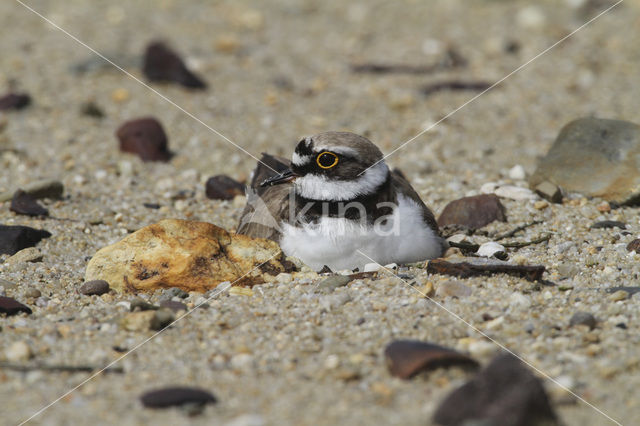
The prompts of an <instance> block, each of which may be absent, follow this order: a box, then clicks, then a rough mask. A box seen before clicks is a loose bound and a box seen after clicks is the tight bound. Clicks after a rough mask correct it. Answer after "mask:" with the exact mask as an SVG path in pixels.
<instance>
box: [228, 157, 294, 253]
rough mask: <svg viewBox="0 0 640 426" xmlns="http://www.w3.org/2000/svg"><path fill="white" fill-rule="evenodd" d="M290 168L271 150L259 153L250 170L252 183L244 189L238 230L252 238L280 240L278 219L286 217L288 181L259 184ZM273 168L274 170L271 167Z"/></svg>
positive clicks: (280, 220)
mask: <svg viewBox="0 0 640 426" xmlns="http://www.w3.org/2000/svg"><path fill="white" fill-rule="evenodd" d="M288 168H289V161H288V160H286V159H284V158H282V157H276V156H274V155H270V154H264V153H263V154H262V158H261V159H260V162H259V163H258V166H257V167H256V169H255V170H254V172H253V177H252V179H251V186H250V188H249V189H248V192H247V205H246V206H245V208H244V210H243V212H242V215H241V216H240V223H239V224H238V230H237V233H238V234H243V235H248V236H250V237H254V238H267V239H269V240H274V241H279V240H280V236H281V234H282V230H281V229H280V223H281V222H282V221H283V220H288V217H289V192H290V190H291V187H292V185H291V184H282V185H276V186H268V187H265V188H261V187H260V183H261V182H263V181H264V180H265V179H268V178H270V177H272V176H274V175H276V174H277V173H280V172H282V171H284V170H287V169H288ZM272 169H274V170H276V171H275V172H274V171H273V170H272Z"/></svg>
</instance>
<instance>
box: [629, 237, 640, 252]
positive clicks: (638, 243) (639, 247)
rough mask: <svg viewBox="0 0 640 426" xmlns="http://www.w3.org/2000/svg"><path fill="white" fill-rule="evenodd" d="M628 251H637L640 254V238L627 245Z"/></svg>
mask: <svg viewBox="0 0 640 426" xmlns="http://www.w3.org/2000/svg"><path fill="white" fill-rule="evenodd" d="M627 250H628V251H635V252H636V253H640V238H636V239H635V240H633V241H631V242H630V243H629V244H627Z"/></svg>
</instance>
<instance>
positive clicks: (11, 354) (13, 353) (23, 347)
mask: <svg viewBox="0 0 640 426" xmlns="http://www.w3.org/2000/svg"><path fill="white" fill-rule="evenodd" d="M4 355H5V356H6V357H7V360H8V361H10V362H20V361H28V360H30V359H31V358H32V357H33V352H32V351H31V347H29V345H28V344H27V343H26V342H23V341H18V342H13V343H12V344H11V345H9V347H8V348H7V349H5V351H4Z"/></svg>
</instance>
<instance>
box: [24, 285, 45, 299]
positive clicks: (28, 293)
mask: <svg viewBox="0 0 640 426" xmlns="http://www.w3.org/2000/svg"><path fill="white" fill-rule="evenodd" d="M40 296H42V293H41V292H40V290H38V289H37V288H33V287H29V288H27V289H26V290H25V291H24V297H26V298H29V299H37V298H38V297H40Z"/></svg>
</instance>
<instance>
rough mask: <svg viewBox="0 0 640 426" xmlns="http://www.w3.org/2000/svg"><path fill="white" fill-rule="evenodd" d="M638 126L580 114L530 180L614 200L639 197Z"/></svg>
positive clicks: (532, 183)
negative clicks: (580, 116)
mask: <svg viewBox="0 0 640 426" xmlns="http://www.w3.org/2000/svg"><path fill="white" fill-rule="evenodd" d="M638 164H640V126H638V125H637V124H634V123H630V122H627V121H620V120H603V119H599V118H582V119H578V120H575V121H572V122H570V123H568V124H567V125H566V126H564V128H563V129H562V130H561V131H560V134H559V135H558V137H557V138H556V140H555V142H554V143H553V146H552V147H551V149H550V150H549V152H548V153H547V155H546V156H545V157H544V158H542V159H541V160H540V161H539V163H538V167H537V169H536V171H535V173H534V174H533V175H532V176H531V179H530V180H529V184H530V186H531V188H536V186H538V185H539V184H540V183H542V182H544V181H549V182H551V183H553V184H555V185H557V186H559V187H560V188H562V189H563V190H564V191H565V192H579V193H581V194H584V195H586V196H590V197H600V198H602V199H604V200H607V201H609V202H612V203H615V204H636V203H637V202H640V190H639V189H640V169H639V168H638Z"/></svg>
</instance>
